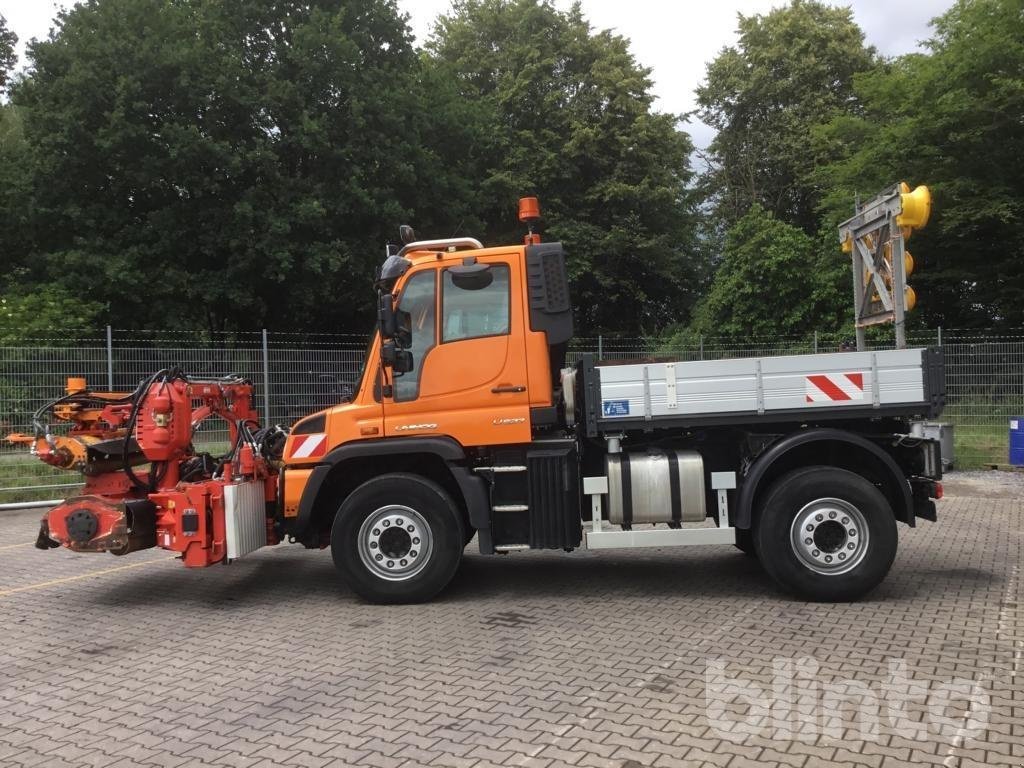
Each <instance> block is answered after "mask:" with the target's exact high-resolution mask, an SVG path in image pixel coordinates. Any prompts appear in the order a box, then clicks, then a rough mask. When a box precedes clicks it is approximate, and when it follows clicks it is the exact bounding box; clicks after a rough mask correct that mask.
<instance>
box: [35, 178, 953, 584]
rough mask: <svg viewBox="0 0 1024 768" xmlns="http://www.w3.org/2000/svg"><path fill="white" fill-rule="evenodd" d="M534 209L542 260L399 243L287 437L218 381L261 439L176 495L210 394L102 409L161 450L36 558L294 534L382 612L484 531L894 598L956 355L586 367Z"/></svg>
mask: <svg viewBox="0 0 1024 768" xmlns="http://www.w3.org/2000/svg"><path fill="white" fill-rule="evenodd" d="M538 215H539V212H538V210H537V204H536V200H534V199H532V198H526V199H524V201H522V202H521V207H520V218H521V220H523V221H525V222H527V223H528V224H530V225H531V231H530V234H528V235H527V236H526V242H525V244H523V245H511V246H500V247H494V248H484V247H483V246H482V245H481V244H480V243H479V242H477V241H476V240H473V239H470V238H461V239H453V240H427V241H419V242H415V241H412V242H407V243H406V244H405V245H404V246H403V247H401V249H398V248H397V247H395V246H391V247H389V250H388V253H387V256H386V258H385V260H384V262H383V264H382V265H381V267H380V269H379V272H378V276H377V280H376V288H377V292H378V297H379V304H378V323H377V329H376V331H375V334H374V337H373V339H372V340H371V342H370V345H369V349H368V351H367V356H366V360H365V363H364V366H363V369H362V376H361V379H360V381H359V382H358V383H357V384H356V385H355V386H354V391H353V394H352V396H351V399H350V400H348V401H346V402H342V403H339V404H338V405H335V406H333V407H331V408H328V409H326V410H324V411H321V412H318V413H315V414H312V415H310V416H307V417H305V418H303V419H301V420H299V421H298V422H296V423H295V424H294V425H293V427H292V428H291V430H290V432H289V433H288V434H287V437H285V436H284V435H283V434H282V433H280V432H275V431H274V430H267V429H264V430H262V431H261V430H259V429H258V425H256V424H255V412H253V411H252V409H251V408H250V407H249V405H248V400H246V401H245V402H244V408H243V409H241V412H243V413H244V416H242V417H238V415H237V414H238V412H239V409H238V407H237V405H236V404H235V401H234V399H233V397H228V396H223V395H221V394H219V393H220V392H221V389H218V388H217V387H218V386H220V385H217V384H216V382H214V385H211V384H210V383H209V382H206V383H205V384H204V385H203V386H205V387H206V390H204V391H205V392H207V395H206V397H208V398H209V399H210V400H211V402H212V406H210V407H209V408H207V411H204V412H203V413H204V414H206V413H208V412H218V413H224V414H227V416H225V418H227V419H229V423H230V419H237V420H238V424H239V425H241V427H240V429H241V436H240V437H238V438H237V440H236V443H235V445H236V447H235V449H234V450H233V452H232V454H231V455H230V456H227V457H219V458H214V459H211V460H210V461H209V462H208V464H209V467H208V468H204V467H205V466H206V465H205V464H204V462H206V460H205V459H203V460H202V461H198V460H197V457H196V456H194V455H192V454H191V453H190V451H191V446H190V445H188V437H189V435H188V431H187V426H182V427H181V428H180V429H179V432H180V433H181V434H180V435H179V437H178V440H179V443H178V444H180V446H181V448H180V451H179V452H178V453H174V452H172V451H169V450H168V449H167V448H166V447H164V448H162V449H161V453H160V454H159V455H160V456H161V457H162V458H161V461H162V462H163V463H165V464H166V463H167V462H179V463H180V467H181V468H180V469H173V470H172V471H170V472H169V474H170V476H172V477H173V478H174V486H173V488H162V487H159V486H160V485H161V483H160V481H159V478H157V479H156V480H149V479H147V476H146V475H145V474H144V473H143V471H142V468H141V467H140V466H139V465H140V464H141V463H142V462H144V461H145V460H146V459H145V457H146V456H148V455H149V454H148V452H147V451H149V450H151V449H152V446H153V445H156V444H159V445H160V446H166V445H167V443H168V440H169V439H170V438H168V436H167V435H166V434H165V432H166V427H165V426H163V425H166V424H168V423H173V421H174V418H173V417H172V416H171V415H170V414H172V412H173V411H174V408H175V407H176V406H175V405H174V404H173V403H169V404H168V402H167V401H168V398H167V397H166V394H165V392H166V391H167V387H168V384H167V383H166V382H167V381H168V380H170V381H171V383H172V384H173V386H176V387H177V388H178V389H180V390H181V391H182V392H183V395H182V398H183V400H182V402H185V403H187V402H188V396H189V393H191V396H192V399H193V401H195V397H196V391H195V387H196V386H198V384H193V383H191V380H189V379H188V377H187V376H184V375H183V374H180V372H177V371H172V372H171V374H168V373H166V372H164V373H163V374H162V378H161V377H159V376H157V377H155V378H151V379H150V380H149V381H148V382H144V383H143V385H140V389H139V390H137V392H136V393H135V394H134V395H131V396H129V395H122V396H121V397H122V398H123V399H122V400H120V401H118V402H119V403H121V404H120V405H115V406H109V405H107V406H105V407H107V408H111V407H113V408H115V410H116V409H117V408H120V409H121V410H120V411H118V412H117V413H119V414H120V415H117V413H115V415H114V416H113V417H112V418H114V419H115V420H118V419H119V420H120V421H119V422H118V424H114V425H112V426H113V427H117V428H119V429H120V431H119V432H117V431H116V430H115V432H111V433H109V434H106V433H104V434H103V435H102V437H103V438H104V439H108V438H115V439H116V438H117V436H118V435H120V439H122V441H123V442H125V444H126V445H127V443H129V442H130V437H131V436H132V435H133V434H134V435H135V436H136V438H137V442H138V443H139V445H140V446H141V451H142V454H137V453H136V452H135V449H136V448H139V446H134V447H133V448H132V451H131V456H132V457H134V458H133V459H131V461H130V460H129V459H130V457H129V453H130V452H129V450H128V448H127V447H123V448H120V449H115V450H114V451H110V450H109V449H108V450H107V452H106V453H105V454H104V456H106V460H107V464H106V465H104V471H115V470H112V469H111V468H110V467H109V464H110V462H111V461H114V462H115V463H116V459H117V457H119V456H122V455H123V457H124V463H125V469H126V470H127V471H128V472H129V473H131V474H132V476H133V477H135V478H136V486H138V487H137V488H135V487H128V488H127V490H124V489H122V491H121V492H123V494H124V496H123V498H122V497H110V496H109V493H112V492H109V491H106V490H104V489H105V488H106V487H108V486H107V485H102V486H100V487H98V490H97V492H96V493H95V494H93V495H91V496H90V495H87V496H83V497H79V498H85V499H87V500H89V501H87V502H82V501H79V500H77V499H69V500H68V501H67V502H65V503H64V504H63V505H61V506H60V507H58V508H56V509H55V510H52V511H51V512H50V513H48V516H47V518H44V520H43V531H42V532H41V535H40V544H41V546H58V545H64V546H67V547H69V548H71V549H75V550H78V551H100V550H104V549H106V550H107V551H115V549H114V547H113V546H111V545H108V544H105V543H104V542H106V541H109V540H111V539H110V538H109V537H110V536H111V535H112V534H109V533H105V531H106V530H107V528H110V530H111V531H113V530H114V526H116V531H117V532H118V536H119V537H120V538H118V539H117V541H118V542H121V543H120V544H118V546H120V547H121V549H120V550H116V551H119V552H124V551H129V550H130V549H138V548H143V546H162V547H165V548H167V549H171V550H174V551H181V552H182V553H183V559H185V561H186V564H187V565H209V564H212V563H213V562H225V561H229V560H231V559H233V558H234V557H239V556H242V555H244V554H246V553H247V552H250V551H253V550H255V549H257V548H258V547H259V546H262V545H264V544H267V543H273V542H275V541H279V540H285V539H288V540H292V541H297V542H300V543H301V544H303V545H304V546H306V547H309V548H323V547H327V546H330V548H331V550H332V555H333V559H334V563H335V565H336V566H337V569H338V571H339V572H340V574H341V576H342V577H343V579H344V580H345V582H346V583H347V584H348V585H349V586H351V588H352V589H353V590H355V591H356V592H357V593H359V594H360V595H362V596H363V597H365V598H366V599H368V600H372V601H375V602H381V603H390V602H411V601H421V600H427V599H430V598H432V597H433V596H435V595H436V594H437V593H438V592H440V591H441V590H442V589H443V588H444V587H445V585H447V584H448V582H449V581H450V580H451V578H452V576H453V575H454V574H455V571H456V569H457V568H458V565H459V561H460V558H461V555H462V551H463V548H464V547H465V546H466V545H467V544H468V543H469V542H470V541H471V540H472V539H473V538H474V537H475V538H476V539H477V542H478V547H479V551H480V552H481V553H483V554H494V553H502V554H507V553H514V552H516V551H519V550H529V549H555V550H565V551H566V552H569V551H572V550H575V549H579V548H587V549H591V550H603V549H629V548H638V547H676V546H688V545H699V544H723V545H725V544H731V545H735V546H737V547H739V548H740V549H741V550H743V551H744V552H746V553H748V554H751V555H754V556H756V557H758V558H759V559H760V561H761V563H762V564H763V566H764V568H765V570H767V571H768V573H769V574H771V576H772V577H774V579H775V580H776V581H777V582H778V583H779V584H780V585H781V586H782V587H784V588H785V589H787V590H788V591H790V592H792V593H795V594H796V595H798V596H800V597H803V598H805V599H810V600H852V599H856V598H858V597H860V596H862V595H863V594H865V593H866V592H868V591H869V590H870V589H872V588H873V587H874V586H876V585H877V584H878V583H879V582H880V581H881V580H882V579H883V578H884V577H885V575H886V573H887V572H888V570H889V568H890V566H891V565H892V563H893V560H894V558H895V555H896V547H897V523H898V522H902V523H904V524H906V525H910V526H913V525H914V524H915V520H916V519H917V518H924V519H927V520H935V505H934V503H933V502H932V499H933V498H940V497H941V493H942V488H941V485H940V483H939V482H938V481H939V480H940V479H941V472H942V467H941V457H940V453H939V444H938V443H937V442H936V441H933V440H928V439H923V438H920V437H916V436H913V435H912V430H911V429H910V424H909V421H910V420H911V419H914V418H935V417H936V416H937V415H938V414H939V413H940V412H941V409H942V407H943V405H944V399H945V395H944V393H945V390H944V378H943V359H942V353H941V350H938V349H900V350H886V351H869V352H848V353H840V354H814V355H794V356H782V357H764V358H743V359H732V360H715V361H683V360H674V359H650V360H633V361H613V360H596V359H595V358H594V357H593V356H591V355H584V356H582V357H581V358H580V359H579V360H578V361H576V363H575V365H572V366H570V365H567V362H566V354H567V350H568V345H569V342H570V340H571V338H572V335H573V320H572V309H571V299H570V293H569V282H568V278H567V271H566V255H565V253H564V251H563V249H562V246H561V245H560V244H558V243H541V242H540V239H539V237H538V236H537V235H535V234H533V232H532V224H533V222H535V221H536V219H537V217H538ZM403 229H406V232H405V234H404V235H403V238H405V239H411V237H412V236H411V230H408V229H407V228H403ZM168 377H170V378H168ZM231 386H232V387H235V388H236V389H235V391H241V390H238V387H240V386H241V385H240V384H239V382H236V381H232V382H231ZM211 387H212V388H211ZM147 392H149V393H153V394H148V395H147V394H146V393H147ZM152 397H160V398H162V399H160V400H159V402H160V405H159V409H163V410H159V409H157V410H154V409H153V407H151V406H150V405H149V404H148V403H149V400H147V398H152ZM246 397H248V395H246ZM62 407H65V408H66V407H67V404H66V403H65V405H64V406H62ZM181 407H182V408H184V406H181ZM218 409H219V410H218ZM91 412H92V413H93V415H94V416H95V415H96V414H97V413H98V411H96V410H95V409H93V410H92V411H91ZM135 412H137V413H138V414H140V415H139V416H138V417H137V418H136V417H133V416H132V414H133V413H135ZM194 421H195V419H194V418H193V422H194ZM136 422H138V424H139V425H140V426H136ZM187 423H188V419H187V417H185V420H184V421H183V422H182V424H183V425H187ZM91 425H92V426H93V427H94V428H95V426H96V425H95V423H91ZM108 426H111V425H108ZM140 430H142V431H141V432H140ZM160 430H164V431H163V432H161V431H160ZM97 434H98V433H97ZM154 434H158V435H159V439H156V438H154V437H153V435H154ZM246 435H248V437H246ZM47 437H49V431H47ZM96 439H98V438H96ZM41 440H42V438H41V437H37V446H38V447H39V449H40V450H41V451H44V452H45V451H46V450H47V447H46V445H45V444H43V442H39V441H41ZM282 442H283V448H282V447H281V443H282ZM90 450H94V449H90ZM112 455H113V456H114V459H111V456H112ZM100 458H102V457H99V456H98V457H97V461H99V460H100ZM130 464H132V465H134V466H135V467H136V468H135V470H134V471H133V470H132V469H131V467H130V466H129V465H130ZM153 466H158V465H157V464H154V465H153ZM85 471H86V474H87V479H88V465H87V464H86V470H85ZM117 471H119V470H117ZM153 471H155V470H153ZM94 475H95V473H94ZM99 476H100V477H103V475H102V473H99ZM104 482H105V483H107V484H108V485H109V480H107V481H104ZM87 488H88V485H87ZM104 493H108V496H106V497H104V496H103V494H104ZM97 498H99V499H100V500H101V501H102V503H103V504H106V505H107V506H105V507H102V508H101V507H98V506H97V504H99V503H100V502H97V501H96V499H97ZM103 499H106V500H105V501H103ZM246 499H248V501H246ZM90 505H93V506H92V507H90ZM203 506H205V515H204V514H203V513H202V512H200V513H197V511H196V507H203ZM90 509H91V510H92V511H90ZM118 510H121V511H120V512H119V511H118ZM101 512H102V513H103V514H102V515H101ZM188 513H191V515H192V517H191V518H189V517H188ZM76 515H77V517H76ZM90 515H92V516H93V517H96V518H97V521H96V522H95V524H94V523H93V521H92V520H91V518H90ZM103 515H106V517H104V516H103ZM118 515H120V517H118ZM134 528H141V533H138V532H136V535H135V538H134V539H132V540H131V541H134V542H135V543H134V544H133V545H132V546H130V547H129V545H128V544H127V543H126V542H129V538H128V537H130V535H132V533H133V530H134ZM73 532H77V537H76V536H75V535H72V534H73ZM105 535H106V536H108V538H107V539H105V538H104V536H105ZM189 537H192V538H191V539H190V538H189ZM190 553H191V554H190ZM513 556H514V555H513ZM665 567H666V568H668V567H672V566H670V565H667V564H666V566H665Z"/></svg>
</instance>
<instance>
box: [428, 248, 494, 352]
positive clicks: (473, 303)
mask: <svg viewBox="0 0 1024 768" xmlns="http://www.w3.org/2000/svg"><path fill="white" fill-rule="evenodd" d="M490 274H491V275H492V276H493V279H492V280H491V283H490V285H488V286H487V287H485V288H478V289H476V290H468V289H466V288H460V287H459V286H458V285H456V284H455V281H454V279H453V277H452V273H451V272H450V271H449V270H445V271H444V273H443V277H442V280H441V281H442V289H441V341H442V343H443V342H448V341H461V340H463V339H477V338H480V337H483V336H504V335H507V334H508V333H509V332H510V320H509V303H510V298H509V268H508V265H506V264H492V265H491V269H490Z"/></svg>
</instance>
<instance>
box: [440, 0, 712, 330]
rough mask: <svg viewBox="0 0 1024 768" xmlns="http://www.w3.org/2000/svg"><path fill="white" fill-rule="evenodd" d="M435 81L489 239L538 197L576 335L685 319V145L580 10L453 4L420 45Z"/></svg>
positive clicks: (621, 45)
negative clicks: (563, 267) (564, 261)
mask: <svg viewBox="0 0 1024 768" xmlns="http://www.w3.org/2000/svg"><path fill="white" fill-rule="evenodd" d="M427 51H428V55H429V57H430V63H431V65H432V66H433V67H434V68H435V71H436V73H437V74H436V77H437V78H438V79H440V80H443V81H447V82H451V83H454V84H455V88H456V90H457V94H458V95H459V96H460V97H461V98H462V99H463V100H464V102H465V103H466V104H467V105H468V106H466V107H465V109H464V112H463V114H462V126H463V130H464V131H465V137H466V141H465V143H464V145H463V146H462V147H460V151H461V152H462V158H461V160H460V161H459V167H460V168H461V169H464V173H465V174H466V175H467V176H468V177H469V178H471V179H473V187H474V189H475V192H476V200H477V202H478V209H479V212H480V216H481V217H482V219H483V221H484V223H485V226H486V230H485V235H486V236H487V237H488V238H489V239H492V240H498V241H505V242H507V241H508V240H509V239H518V237H519V235H520V231H519V230H517V229H515V227H514V220H512V218H511V216H510V212H511V211H513V210H514V206H515V200H516V198H518V197H519V196H521V195H524V194H537V195H538V196H539V197H540V198H541V205H542V210H543V212H544V219H545V231H546V236H547V239H553V238H557V239H560V240H562V242H564V243H565V244H566V247H567V249H568V252H569V259H570V271H571V279H572V281H573V291H574V298H575V301H576V312H577V326H578V327H579V328H580V329H581V330H582V331H583V332H588V331H596V330H607V329H614V330H618V331H626V332H637V331H641V330H644V329H652V330H653V329H655V328H659V327H661V326H663V325H664V324H665V323H667V322H671V321H673V320H679V319H681V318H685V316H686V313H687V310H688V307H689V305H690V304H691V303H692V301H693V297H694V294H693V286H694V284H695V281H694V279H693V275H694V274H695V273H696V272H697V271H698V265H697V264H696V259H695V256H694V254H695V249H694V245H693V242H694V227H695V224H694V221H695V213H694V206H693V201H692V199H691V197H692V196H691V195H690V193H689V192H688V189H687V186H688V183H689V182H690V180H691V170H690V165H689V154H690V151H691V149H692V146H691V143H690V140H689V137H688V135H687V134H685V133H683V132H681V131H680V130H679V129H678V128H677V117H676V116H674V115H668V114H661V113H658V112H656V111H654V110H653V109H652V101H653V97H652V95H651V80H650V72H649V70H647V69H645V68H644V67H641V66H640V65H639V64H637V62H636V59H635V58H634V57H633V55H632V53H630V50H629V43H628V41H627V40H625V39H624V38H622V37H620V36H618V35H614V34H612V33H611V32H609V31H601V32H595V31H594V30H592V29H591V27H590V25H589V23H588V22H587V20H586V19H585V18H584V17H583V14H582V11H581V10H580V6H579V4H578V3H576V4H574V5H573V6H572V7H571V8H570V9H569V10H568V11H565V12H562V11H559V10H558V9H556V8H555V7H554V6H553V5H552V4H551V3H550V2H548V1H547V0H459V2H456V3H455V5H454V8H453V10H452V12H451V13H450V14H449V15H447V16H443V17H441V18H440V20H439V21H438V23H437V26H436V28H435V31H434V35H433V37H432V38H431V40H430V41H429V42H428V44H427Z"/></svg>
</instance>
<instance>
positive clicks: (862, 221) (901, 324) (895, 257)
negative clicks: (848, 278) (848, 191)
mask: <svg viewBox="0 0 1024 768" xmlns="http://www.w3.org/2000/svg"><path fill="white" fill-rule="evenodd" d="M856 210H857V213H856V215H854V216H853V217H852V218H850V219H847V220H846V221H844V222H843V223H842V224H840V225H839V242H840V243H846V242H850V243H851V245H852V253H851V254H850V255H851V257H852V258H851V261H852V271H853V307H854V321H855V323H856V328H857V350H858V351H861V352H862V351H864V350H865V348H866V338H865V329H866V328H867V327H868V326H870V325H877V324H879V323H889V322H891V323H893V325H894V326H895V329H896V348H897V349H905V348H906V346H907V335H906V295H905V291H906V285H907V275H906V266H905V264H904V253H905V250H904V244H903V232H902V230H901V228H900V227H899V225H898V224H897V223H896V217H897V216H898V215H899V214H900V213H901V212H902V210H903V203H902V198H901V197H900V186H899V184H894V185H893V186H892V187H891V188H889V189H887V190H886V191H885V192H882V193H881V194H880V195H878V196H876V197H874V198H872V199H871V200H869V201H867V202H866V203H859V202H858V203H857V205H856ZM886 245H888V246H889V248H890V257H891V264H889V263H887V262H886V260H885V248H886ZM865 274H867V275H868V277H869V280H868V282H867V284H865V281H864V276H865ZM873 293H877V294H878V297H879V299H880V300H881V302H880V303H881V305H882V309H881V311H879V309H878V308H877V306H875V307H873V306H872V304H877V302H873V301H872V294H873Z"/></svg>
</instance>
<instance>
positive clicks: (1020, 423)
mask: <svg viewBox="0 0 1024 768" xmlns="http://www.w3.org/2000/svg"><path fill="white" fill-rule="evenodd" d="M1010 464H1011V466H1014V467H1024V416H1014V417H1013V418H1012V419H1010Z"/></svg>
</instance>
